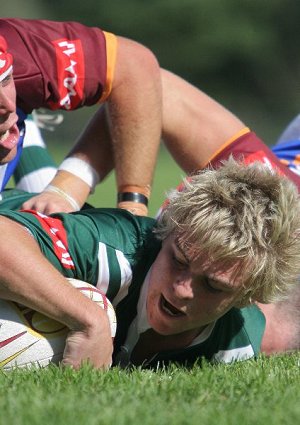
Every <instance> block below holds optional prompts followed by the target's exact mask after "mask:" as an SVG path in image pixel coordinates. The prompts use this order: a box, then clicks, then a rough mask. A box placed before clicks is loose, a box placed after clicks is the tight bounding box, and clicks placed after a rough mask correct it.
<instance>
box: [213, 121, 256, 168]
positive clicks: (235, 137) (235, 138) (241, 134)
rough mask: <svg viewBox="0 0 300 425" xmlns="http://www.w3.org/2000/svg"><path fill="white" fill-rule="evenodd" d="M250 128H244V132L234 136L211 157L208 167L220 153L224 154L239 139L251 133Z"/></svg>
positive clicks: (241, 131)
mask: <svg viewBox="0 0 300 425" xmlns="http://www.w3.org/2000/svg"><path fill="white" fill-rule="evenodd" d="M250 131H251V130H250V128H248V127H244V128H243V129H242V130H240V131H238V132H237V133H236V134H235V135H234V136H232V137H230V139H228V140H227V141H226V142H225V143H224V144H223V145H222V146H221V147H220V148H219V149H218V150H217V151H216V152H215V153H214V154H213V156H212V157H210V159H209V161H207V164H206V165H205V166H207V165H208V164H209V163H210V162H211V161H213V160H214V159H215V158H216V156H217V155H219V153H220V152H222V151H223V150H224V149H225V148H227V146H229V145H231V143H233V142H234V141H235V140H237V139H238V138H239V137H241V136H244V134H247V133H250Z"/></svg>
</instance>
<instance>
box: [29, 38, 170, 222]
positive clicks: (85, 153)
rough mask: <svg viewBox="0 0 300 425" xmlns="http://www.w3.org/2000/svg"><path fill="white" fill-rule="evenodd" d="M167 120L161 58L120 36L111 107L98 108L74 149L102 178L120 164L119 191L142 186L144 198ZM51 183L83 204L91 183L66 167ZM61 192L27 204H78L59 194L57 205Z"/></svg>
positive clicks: (139, 207)
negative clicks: (66, 169) (68, 170)
mask: <svg viewBox="0 0 300 425" xmlns="http://www.w3.org/2000/svg"><path fill="white" fill-rule="evenodd" d="M161 121H162V94H161V78H160V68H159V66H158V64H157V61H156V59H155V57H154V56H153V54H152V53H151V52H150V51H149V50H148V49H146V48H145V47H143V46H142V45H140V44H138V43H135V42H133V41H131V40H128V39H125V38H122V37H119V38H118V49H117V57H116V67H115V72H114V80H113V85H112V90H111V93H110V96H109V97H108V99H107V101H106V104H105V113H104V110H103V109H100V110H99V111H98V112H97V113H96V115H95V117H94V118H93V119H92V121H91V122H90V124H89V125H88V127H87V129H86V130H85V131H84V133H83V134H82V136H81V137H80V139H79V142H78V143H77V146H76V147H75V149H74V150H73V153H72V155H73V156H76V157H78V158H81V159H83V160H84V161H86V162H88V163H89V164H91V165H92V166H93V167H94V168H95V169H96V170H97V172H98V174H99V176H100V178H104V176H105V175H106V174H107V173H108V172H109V171H110V170H111V169H112V167H113V165H115V171H116V180H117V182H116V183H117V189H118V192H120V193H121V194H123V193H124V192H138V193H140V194H141V195H142V198H143V197H146V198H149V196H150V192H151V184H152V178H153V172H154V167H155V163H156V157H157V152H158V148H159V143H160V136H161V126H162V122H161ZM51 185H52V186H55V187H58V188H59V189H61V190H62V191H64V192H65V193H67V195H69V196H71V197H72V198H73V199H74V200H75V202H77V203H78V205H79V206H82V204H83V203H84V201H85V200H86V198H87V196H88V194H89V193H90V189H91V188H90V187H89V186H88V185H87V184H85V183H84V182H83V181H80V179H78V178H76V177H75V176H73V175H72V174H71V173H69V172H60V171H59V172H58V174H57V176H56V177H55V178H54V180H53V181H52V183H51ZM55 195H57V194H55V193H53V192H52V193H51V192H50V193H49V192H43V193H42V195H40V196H39V197H36V198H32V200H30V201H29V202H27V203H26V204H25V205H24V207H25V208H34V209H38V210H40V211H43V212H46V213H49V212H54V211H66V212H69V211H73V210H74V208H73V206H72V205H70V202H68V201H67V199H64V200H62V199H60V200H59V197H57V196H56V199H57V201H58V202H59V203H60V205H59V207H57V206H55V205H54V204H55V202H56V201H55ZM120 196H121V197H122V196H123V195H120ZM65 198H66V197H65ZM63 204H65V205H63ZM118 206H119V207H121V208H126V209H130V210H131V211H132V212H134V213H136V214H140V215H147V212H148V210H147V207H146V205H145V204H143V203H142V202H141V203H139V202H129V203H128V202H123V201H122V199H121V201H120V202H118ZM61 207H63V209H61Z"/></svg>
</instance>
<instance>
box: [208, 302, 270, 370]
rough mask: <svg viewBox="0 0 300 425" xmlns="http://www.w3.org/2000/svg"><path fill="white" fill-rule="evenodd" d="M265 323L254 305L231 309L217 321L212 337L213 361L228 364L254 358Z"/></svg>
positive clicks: (261, 314)
mask: <svg viewBox="0 0 300 425" xmlns="http://www.w3.org/2000/svg"><path fill="white" fill-rule="evenodd" d="M265 323H266V321H265V317H264V315H263V313H262V312H261V311H260V310H259V308H258V307H257V306H255V305H252V306H249V307H245V308H242V309H237V308H233V309H231V310H230V311H229V312H228V313H227V314H225V315H224V316H223V317H222V318H220V319H219V320H218V322H217V325H216V328H215V332H214V333H213V335H212V337H213V338H215V339H216V341H217V344H216V345H215V352H214V354H213V359H214V360H216V361H219V362H225V363H228V362H232V361H235V360H246V359H249V358H252V357H256V356H257V355H258V353H259V351H260V346H261V341H262V337H263V334H264V330H265Z"/></svg>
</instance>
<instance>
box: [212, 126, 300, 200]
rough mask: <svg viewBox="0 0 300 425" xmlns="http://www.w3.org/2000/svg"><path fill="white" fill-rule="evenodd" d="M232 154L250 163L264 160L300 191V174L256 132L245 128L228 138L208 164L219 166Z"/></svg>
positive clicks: (237, 158)
mask: <svg viewBox="0 0 300 425" xmlns="http://www.w3.org/2000/svg"><path fill="white" fill-rule="evenodd" d="M230 156H232V157H233V158H234V159H236V160H240V161H243V162H245V163H246V164H250V163H252V162H255V161H260V162H263V163H264V164H265V165H266V166H267V167H269V168H272V169H274V170H277V171H278V172H279V173H282V174H284V175H286V176H287V177H288V178H289V179H290V180H291V181H292V182H294V184H295V185H296V186H297V188H298V190H299V192H300V176H298V175H297V174H295V173H293V172H292V171H291V170H290V169H289V168H288V167H287V166H286V165H285V164H283V163H282V162H281V161H280V160H279V159H278V158H277V156H276V155H274V153H273V152H272V151H271V149H270V148H268V146H266V145H265V144H264V143H263V142H262V141H261V140H260V139H259V138H258V137H257V136H256V134H255V133H253V132H252V131H250V130H249V129H248V128H245V129H244V130H243V131H242V132H241V133H240V134H237V135H236V136H234V137H233V138H232V139H230V140H228V141H227V143H225V145H223V146H222V147H221V148H220V149H219V150H218V152H216V153H215V154H214V156H213V157H212V158H211V159H210V160H209V162H208V164H207V165H209V164H210V165H211V166H212V167H214V168H215V167H218V166H220V165H221V163H222V161H225V160H227V159H228V158H229V157H230Z"/></svg>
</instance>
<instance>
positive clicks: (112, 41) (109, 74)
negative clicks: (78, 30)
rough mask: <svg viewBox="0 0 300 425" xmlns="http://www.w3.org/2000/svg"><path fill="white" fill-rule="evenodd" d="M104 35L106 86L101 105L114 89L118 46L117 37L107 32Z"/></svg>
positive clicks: (100, 100)
mask: <svg viewBox="0 0 300 425" xmlns="http://www.w3.org/2000/svg"><path fill="white" fill-rule="evenodd" d="M103 34H104V37H105V40H106V84H105V87H104V90H103V93H102V96H101V98H100V99H99V101H98V102H99V103H101V102H105V100H106V99H107V98H108V96H109V95H110V92H111V89H112V84H113V79H114V73H115V66H116V58H117V45H118V41H117V37H116V36H115V35H114V34H112V33H110V32H106V31H103Z"/></svg>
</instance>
